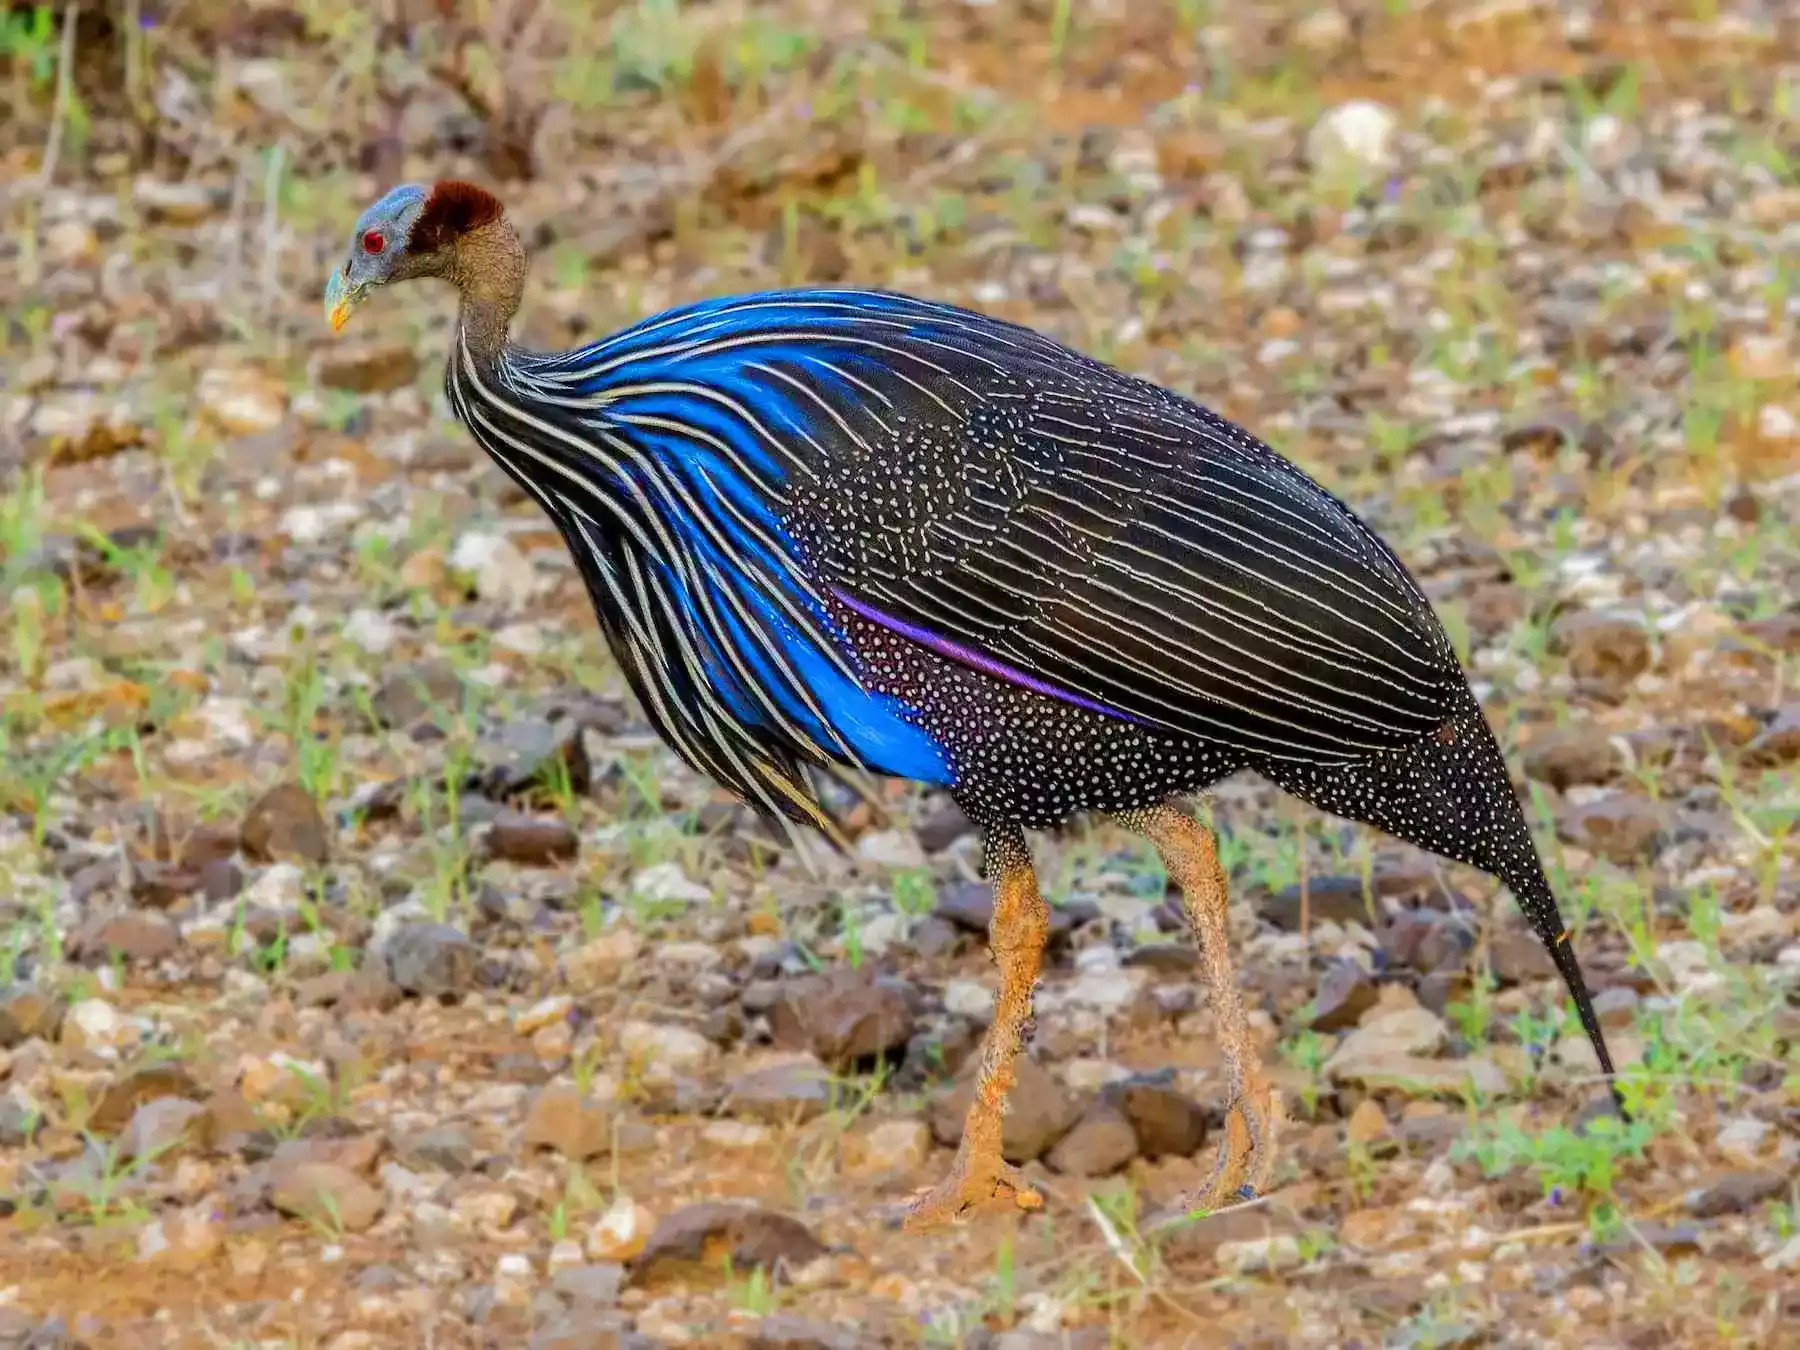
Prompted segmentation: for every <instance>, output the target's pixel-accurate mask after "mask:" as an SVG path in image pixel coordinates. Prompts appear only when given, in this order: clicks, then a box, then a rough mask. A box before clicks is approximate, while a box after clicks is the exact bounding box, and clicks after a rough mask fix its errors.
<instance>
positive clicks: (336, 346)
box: [313, 341, 419, 394]
mask: <svg viewBox="0 0 1800 1350" xmlns="http://www.w3.org/2000/svg"><path fill="white" fill-rule="evenodd" d="M418 374H419V354H418V353H417V352H416V351H414V350H413V349H412V347H411V346H409V345H408V344H407V343H404V342H380V341H369V342H346V343H333V344H331V345H330V346H328V347H326V348H325V349H324V350H322V351H320V352H319V353H318V355H317V356H315V357H314V358H313V379H314V380H315V381H317V382H318V383H319V384H322V385H324V386H325V387H326V388H327V389H347V390H349V391H351V392H352V393H357V394H385V393H388V392H390V391H391V390H395V389H401V388H404V387H405V386H407V385H409V384H411V383H412V382H413V381H414V380H415V379H417V378H418Z"/></svg>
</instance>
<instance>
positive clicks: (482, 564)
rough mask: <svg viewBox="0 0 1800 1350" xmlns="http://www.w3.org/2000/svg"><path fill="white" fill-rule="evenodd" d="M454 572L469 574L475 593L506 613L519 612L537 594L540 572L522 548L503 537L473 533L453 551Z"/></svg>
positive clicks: (451, 558)
mask: <svg viewBox="0 0 1800 1350" xmlns="http://www.w3.org/2000/svg"><path fill="white" fill-rule="evenodd" d="M449 565H450V568H451V570H452V571H455V572H461V573H465V574H467V575H468V576H469V577H470V579H471V580H472V581H473V583H474V587H475V594H476V595H478V596H480V597H481V598H482V599H483V600H492V601H495V602H496V603H498V604H499V605H501V606H502V607H503V608H505V609H507V610H517V609H520V608H522V607H523V606H524V605H525V604H526V603H527V602H529V601H530V600H531V599H532V597H533V596H535V595H536V594H537V590H538V578H537V573H536V571H535V570H534V569H533V567H532V565H531V560H530V559H529V558H527V557H526V556H525V555H524V553H522V552H521V551H520V550H519V546H518V545H517V544H515V543H513V542H512V540H510V539H508V538H507V537H506V536H505V535H503V534H488V533H485V532H482V531H471V532H470V533H468V534H465V535H463V536H461V537H460V538H459V539H457V541H456V544H455V546H454V547H453V548H452V549H451V551H450V558H449Z"/></svg>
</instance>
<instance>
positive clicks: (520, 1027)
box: [513, 994, 575, 1036]
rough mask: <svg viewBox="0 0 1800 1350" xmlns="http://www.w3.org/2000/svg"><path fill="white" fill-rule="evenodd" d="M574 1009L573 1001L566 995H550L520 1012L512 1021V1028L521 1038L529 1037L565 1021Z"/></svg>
mask: <svg viewBox="0 0 1800 1350" xmlns="http://www.w3.org/2000/svg"><path fill="white" fill-rule="evenodd" d="M574 1007H575V1000H574V999H572V998H570V997H569V996H568V995H567V994H552V995H551V996H550V997H549V998H542V999H539V1000H538V1001H537V1002H536V1003H534V1004H532V1005H531V1006H530V1007H529V1008H527V1009H525V1010H524V1011H523V1012H521V1013H520V1014H519V1015H518V1016H517V1017H515V1018H514V1019H513V1026H514V1028H515V1029H516V1030H517V1031H518V1032H519V1034H520V1035H521V1036H529V1035H531V1034H532V1033H533V1032H535V1031H538V1030H541V1029H542V1028H544V1027H547V1026H550V1025H552V1024H554V1023H560V1022H564V1021H566V1020H567V1019H568V1016H569V1013H570V1012H571V1011H573V1009H574Z"/></svg>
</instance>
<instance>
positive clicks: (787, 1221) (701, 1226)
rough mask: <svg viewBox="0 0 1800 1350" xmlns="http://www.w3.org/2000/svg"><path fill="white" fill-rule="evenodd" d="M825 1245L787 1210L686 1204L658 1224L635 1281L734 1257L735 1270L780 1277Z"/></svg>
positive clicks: (638, 1261)
mask: <svg viewBox="0 0 1800 1350" xmlns="http://www.w3.org/2000/svg"><path fill="white" fill-rule="evenodd" d="M825 1250H826V1248H825V1244H824V1243H822V1242H820V1241H819V1240H818V1239H817V1238H816V1237H814V1236H813V1235H812V1232H811V1230H810V1229H808V1228H807V1226H806V1225H805V1224H803V1223H801V1222H800V1221H799V1220H798V1219H793V1218H789V1217H788V1216H787V1215H785V1214H776V1213H774V1212H773V1211H770V1210H766V1209H762V1208H760V1207H758V1206H756V1205H748V1204H731V1203H702V1204H696V1205H687V1206H684V1207H683V1208H681V1209H678V1210H676V1211H675V1212H674V1213H673V1214H671V1215H669V1216H668V1217H667V1218H665V1219H664V1220H662V1222H660V1223H659V1224H657V1226H656V1231H655V1232H653V1233H651V1235H650V1241H649V1242H648V1243H646V1244H645V1246H644V1250H643V1251H642V1252H640V1253H639V1254H638V1255H637V1257H636V1258H634V1259H633V1260H632V1262H631V1266H630V1270H631V1278H632V1280H633V1281H634V1282H636V1283H647V1282H650V1281H653V1280H655V1279H657V1278H659V1277H661V1276H663V1275H679V1274H681V1273H684V1269H685V1268H691V1267H694V1266H708V1267H716V1266H722V1265H724V1264H725V1263H726V1262H727V1261H729V1263H730V1265H731V1268H732V1269H733V1270H734V1271H738V1272H743V1271H746V1270H749V1269H751V1268H753V1267H754V1268H758V1269H763V1270H767V1271H770V1272H771V1273H773V1274H775V1275H776V1276H778V1277H779V1276H783V1275H789V1274H792V1273H793V1272H794V1271H795V1270H798V1269H799V1268H800V1267H801V1266H804V1265H807V1264H808V1263H809V1262H811V1261H814V1260H816V1259H817V1258H818V1257H820V1256H823V1255H824V1254H825Z"/></svg>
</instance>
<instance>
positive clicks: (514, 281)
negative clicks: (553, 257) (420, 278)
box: [449, 217, 525, 362]
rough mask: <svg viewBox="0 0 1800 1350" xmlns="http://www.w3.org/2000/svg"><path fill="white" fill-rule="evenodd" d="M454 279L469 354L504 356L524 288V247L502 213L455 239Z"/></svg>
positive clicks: (484, 358) (485, 357)
mask: <svg viewBox="0 0 1800 1350" xmlns="http://www.w3.org/2000/svg"><path fill="white" fill-rule="evenodd" d="M449 275H450V280H451V281H453V282H455V283H456V287H457V289H458V290H459V291H461V292H462V312H461V314H460V315H459V316H458V319H457V323H458V326H459V327H460V328H461V329H462V337H463V342H464V343H465V344H466V345H467V346H468V349H469V354H470V355H471V356H473V357H474V358H475V359H476V360H478V361H484V362H492V361H497V360H499V358H500V352H501V349H502V348H504V347H505V346H506V329H507V325H509V324H510V323H511V322H512V317H513V315H514V314H516V313H518V310H519V298H520V296H522V295H523V294H524V292H525V245H524V244H523V243H521V242H520V240H519V235H518V231H516V230H515V229H513V227H512V223H511V222H510V221H508V220H507V219H505V217H502V218H501V219H499V220H496V221H493V222H491V223H489V224H487V225H482V226H480V227H478V228H477V229H473V230H470V231H469V233H467V234H465V235H464V236H463V237H462V238H460V239H458V240H457V241H456V253H455V257H454V259H453V261H452V264H451V268H450V274H449Z"/></svg>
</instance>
